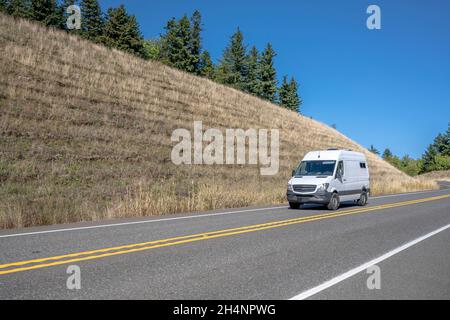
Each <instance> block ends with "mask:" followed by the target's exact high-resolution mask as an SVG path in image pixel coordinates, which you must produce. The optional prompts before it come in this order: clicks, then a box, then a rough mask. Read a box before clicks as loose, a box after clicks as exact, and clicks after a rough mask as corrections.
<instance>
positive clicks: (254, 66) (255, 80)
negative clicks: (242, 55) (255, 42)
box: [245, 46, 261, 96]
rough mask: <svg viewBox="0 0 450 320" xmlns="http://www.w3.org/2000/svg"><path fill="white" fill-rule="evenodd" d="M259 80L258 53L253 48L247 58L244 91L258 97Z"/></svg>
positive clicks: (259, 89) (259, 91)
mask: <svg viewBox="0 0 450 320" xmlns="http://www.w3.org/2000/svg"><path fill="white" fill-rule="evenodd" d="M260 82H261V81H260V78H259V52H258V49H256V47H255V46H253V47H252V49H251V50H250V53H249V55H248V57H247V74H246V79H245V85H246V88H245V91H246V92H248V93H250V94H253V95H256V96H260V93H261V88H260Z"/></svg>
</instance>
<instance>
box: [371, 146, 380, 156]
mask: <svg viewBox="0 0 450 320" xmlns="http://www.w3.org/2000/svg"><path fill="white" fill-rule="evenodd" d="M369 151H370V152H372V153H373V154H376V155H379V154H380V151H378V150H377V149H376V148H375V147H374V146H373V144H372V145H370V148H369Z"/></svg>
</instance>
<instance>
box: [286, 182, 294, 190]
mask: <svg viewBox="0 0 450 320" xmlns="http://www.w3.org/2000/svg"><path fill="white" fill-rule="evenodd" d="M287 189H288V191H294V188H293V187H292V183H290V182H288V185H287Z"/></svg>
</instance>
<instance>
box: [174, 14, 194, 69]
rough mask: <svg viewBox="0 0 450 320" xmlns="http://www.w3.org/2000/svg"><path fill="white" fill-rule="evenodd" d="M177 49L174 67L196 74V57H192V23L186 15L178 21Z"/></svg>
mask: <svg viewBox="0 0 450 320" xmlns="http://www.w3.org/2000/svg"><path fill="white" fill-rule="evenodd" d="M175 49H176V50H175V54H174V57H173V58H174V61H173V66H174V67H175V68H177V69H180V70H183V71H187V72H194V71H195V57H194V56H193V55H192V48H191V23H190V21H189V18H188V17H187V16H186V15H184V16H183V17H182V18H181V19H180V21H178V25H177V29H176V43H175Z"/></svg>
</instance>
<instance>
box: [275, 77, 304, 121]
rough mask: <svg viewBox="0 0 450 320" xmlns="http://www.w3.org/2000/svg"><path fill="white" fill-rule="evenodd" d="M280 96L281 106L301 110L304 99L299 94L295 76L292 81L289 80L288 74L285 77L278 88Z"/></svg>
mask: <svg viewBox="0 0 450 320" xmlns="http://www.w3.org/2000/svg"><path fill="white" fill-rule="evenodd" d="M278 97H279V104H280V106H282V107H284V108H286V109H289V110H293V111H297V112H300V105H301V104H302V101H301V99H300V97H299V95H298V84H297V81H295V79H294V78H293V77H292V78H291V81H290V82H288V81H287V76H284V77H283V82H282V84H281V86H280V89H279V90H278Z"/></svg>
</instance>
